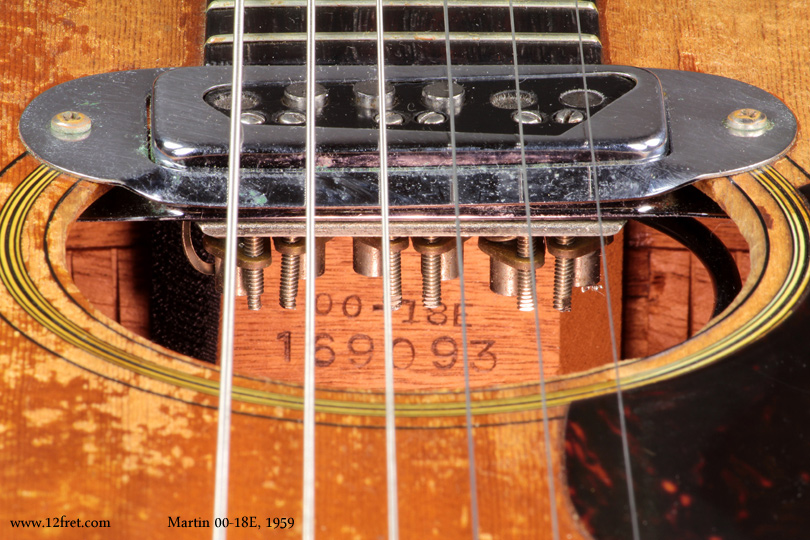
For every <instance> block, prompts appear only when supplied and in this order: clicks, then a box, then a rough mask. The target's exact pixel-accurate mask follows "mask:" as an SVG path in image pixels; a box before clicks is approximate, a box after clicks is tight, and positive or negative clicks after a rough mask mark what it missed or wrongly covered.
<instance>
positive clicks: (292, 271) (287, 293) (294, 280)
mask: <svg viewBox="0 0 810 540" xmlns="http://www.w3.org/2000/svg"><path fill="white" fill-rule="evenodd" d="M297 240H298V239H297V238H276V240H275V242H276V249H278V248H279V246H281V245H286V246H292V244H295V243H296V241H297ZM300 274H301V255H300V254H297V253H292V252H289V251H286V250H285V251H282V253H281V283H280V285H279V291H278V303H279V305H280V306H281V307H282V308H284V309H295V303H296V299H297V297H298V278H299V276H300Z"/></svg>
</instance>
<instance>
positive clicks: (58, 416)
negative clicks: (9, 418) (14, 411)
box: [22, 408, 65, 428]
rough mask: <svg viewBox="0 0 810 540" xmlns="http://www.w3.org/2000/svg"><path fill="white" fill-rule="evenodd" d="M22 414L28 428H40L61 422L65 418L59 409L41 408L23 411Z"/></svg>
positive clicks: (63, 412)
mask: <svg viewBox="0 0 810 540" xmlns="http://www.w3.org/2000/svg"><path fill="white" fill-rule="evenodd" d="M22 414H23V417H25V419H26V421H27V423H28V424H29V426H30V427H34V428H42V427H46V426H49V425H50V424H53V423H55V422H60V421H62V420H63V418H64V416H65V411H63V410H61V409H45V408H43V409H32V410H28V411H23V413H22Z"/></svg>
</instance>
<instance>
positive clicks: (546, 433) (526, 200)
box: [509, 0, 560, 540]
mask: <svg viewBox="0 0 810 540" xmlns="http://www.w3.org/2000/svg"><path fill="white" fill-rule="evenodd" d="M509 24H510V31H511V33H512V66H513V68H514V76H515V103H516V104H517V111H516V113H517V119H518V121H517V127H518V141H519V144H520V169H519V171H518V183H519V185H520V188H521V189H520V195H521V197H522V199H523V205H524V212H525V214H526V237H527V238H528V240H529V268H531V271H530V272H529V276H530V279H531V291H532V307H533V313H534V340H535V347H536V348H537V368H538V373H539V376H540V402H541V406H540V408H541V414H542V416H543V423H542V426H543V444H544V446H545V459H546V475H547V480H546V481H547V482H548V497H549V512H550V514H551V535H552V538H553V539H554V540H559V539H560V525H559V518H558V516H557V509H556V501H557V497H556V487H555V486H554V470H553V464H552V458H551V433H550V431H551V430H550V427H551V426H550V423H549V418H548V400H547V396H546V374H545V371H544V369H543V347H542V344H543V341H542V337H541V335H540V313H539V309H538V302H537V275H536V272H535V270H534V261H535V256H534V242H533V238H532V215H531V198H530V194H529V177H528V166H527V164H526V139H525V134H524V131H523V122H521V121H520V120H521V118H522V114H523V104H522V101H521V92H520V66H519V61H518V52H517V39H516V31H515V9H514V3H513V0H509Z"/></svg>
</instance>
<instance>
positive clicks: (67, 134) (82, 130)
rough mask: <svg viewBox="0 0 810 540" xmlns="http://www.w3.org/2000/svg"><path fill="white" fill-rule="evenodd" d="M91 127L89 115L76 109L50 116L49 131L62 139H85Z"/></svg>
mask: <svg viewBox="0 0 810 540" xmlns="http://www.w3.org/2000/svg"><path fill="white" fill-rule="evenodd" d="M91 127H92V121H91V120H90V117H89V116H87V115H86V114H84V113H80V112H76V111H63V112H60V113H59V114H57V115H55V116H54V117H53V118H51V133H52V134H53V136H54V137H56V138H57V139H59V140H62V141H81V140H83V139H86V138H87V137H89V136H90V128H91Z"/></svg>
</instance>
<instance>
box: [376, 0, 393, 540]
mask: <svg viewBox="0 0 810 540" xmlns="http://www.w3.org/2000/svg"><path fill="white" fill-rule="evenodd" d="M376 18H377V114H378V119H379V121H378V125H379V130H378V131H379V155H380V173H379V180H378V183H379V203H380V220H381V222H382V231H381V234H382V237H381V241H380V249H381V251H382V267H383V273H382V274H383V321H384V322H383V324H384V344H385V362H384V363H385V470H386V487H387V506H388V539H389V540H397V539H398V538H399V504H398V482H397V432H396V427H397V426H396V416H395V414H396V411H395V406H396V402H395V396H394V339H393V314H392V312H391V308H392V298H391V282H392V279H391V277H392V276H391V233H390V230H389V221H388V220H389V212H388V210H389V208H388V205H389V199H388V121H387V106H386V103H385V35H384V28H385V26H384V24H383V0H377V4H376Z"/></svg>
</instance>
